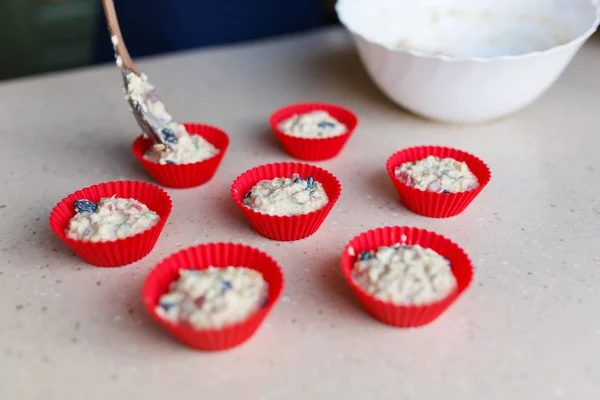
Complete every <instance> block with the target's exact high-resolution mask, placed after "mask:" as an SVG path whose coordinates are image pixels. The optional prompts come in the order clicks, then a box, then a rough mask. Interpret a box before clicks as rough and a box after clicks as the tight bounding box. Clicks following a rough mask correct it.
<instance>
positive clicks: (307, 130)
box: [277, 110, 348, 139]
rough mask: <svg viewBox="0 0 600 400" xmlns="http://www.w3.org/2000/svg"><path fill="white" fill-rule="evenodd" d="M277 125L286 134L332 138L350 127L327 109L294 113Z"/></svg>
mask: <svg viewBox="0 0 600 400" xmlns="http://www.w3.org/2000/svg"><path fill="white" fill-rule="evenodd" d="M277 127H278V128H279V129H280V130H281V131H282V132H283V133H285V134H286V135H290V136H295V137H301V138H313V139H314V138H330V137H335V136H340V135H343V134H344V133H346V132H348V127H347V126H346V125H344V124H342V123H341V122H339V121H338V120H336V119H335V118H333V117H332V116H331V115H329V113H328V112H327V111H321V110H317V111H311V112H309V113H306V114H300V115H293V116H292V117H290V118H288V119H286V120H284V121H282V122H281V123H279V125H277Z"/></svg>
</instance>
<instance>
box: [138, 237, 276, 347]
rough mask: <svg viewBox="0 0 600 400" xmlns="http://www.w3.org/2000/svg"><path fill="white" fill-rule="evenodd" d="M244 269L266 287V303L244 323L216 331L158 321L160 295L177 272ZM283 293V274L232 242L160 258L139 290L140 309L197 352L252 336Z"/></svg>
mask: <svg viewBox="0 0 600 400" xmlns="http://www.w3.org/2000/svg"><path fill="white" fill-rule="evenodd" d="M210 266H213V267H228V266H234V267H247V268H251V269H254V270H256V271H258V272H260V273H261V274H262V275H263V278H264V280H265V281H266V282H267V284H268V285H269V298H268V301H267V304H266V305H265V306H264V307H263V308H261V309H260V310H258V311H256V312H255V313H254V314H252V315H250V316H249V317H248V318H247V319H246V320H244V321H242V322H239V323H236V324H233V325H228V326H225V327H222V328H219V329H196V328H193V327H191V326H189V325H184V324H176V323H173V322H171V321H167V320H164V319H162V318H161V317H160V316H159V315H158V314H157V313H156V310H155V309H156V306H157V305H158V301H159V299H160V296H161V295H163V294H165V293H167V292H168V290H169V285H170V283H171V282H173V281H174V280H176V279H178V278H179V270H180V269H191V268H194V269H205V268H208V267H210ZM282 291H283V274H282V272H281V268H280V267H279V265H278V264H277V262H276V261H275V260H273V259H272V258H271V257H270V256H268V255H267V254H265V253H263V252H262V251H260V250H257V249H254V248H252V247H249V246H245V245H242V244H234V243H209V244H202V245H199V246H195V247H190V248H188V249H185V250H182V251H180V252H177V253H175V254H172V255H171V256H169V257H167V258H166V259H164V260H163V261H162V262H161V263H160V264H158V265H157V266H156V267H155V268H154V269H153V270H152V271H151V272H150V274H149V275H148V277H147V278H146V281H145V282H144V287H143V289H142V299H143V302H144V306H145V307H146V309H147V310H148V312H149V313H150V315H152V316H153V317H154V319H156V321H158V323H159V324H160V325H162V326H163V327H164V328H165V329H166V330H167V332H169V333H170V334H171V335H172V336H173V337H175V338H176V339H177V340H179V341H180V342H181V343H183V344H185V345H188V346H190V347H192V348H195V349H198V350H208V351H217V350H226V349H231V348H233V347H236V346H239V345H240V344H242V343H244V342H245V341H247V340H248V339H250V338H251V337H252V335H254V333H255V332H256V331H257V330H258V328H259V327H260V325H261V323H262V322H263V320H264V319H265V317H266V316H267V314H269V312H270V311H271V309H272V308H273V305H274V304H275V302H276V301H277V299H278V298H279V296H280V295H281V292H282Z"/></svg>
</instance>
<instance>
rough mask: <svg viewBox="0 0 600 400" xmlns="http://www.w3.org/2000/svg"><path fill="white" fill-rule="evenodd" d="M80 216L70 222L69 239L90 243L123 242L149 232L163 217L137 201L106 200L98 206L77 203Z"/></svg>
mask: <svg viewBox="0 0 600 400" xmlns="http://www.w3.org/2000/svg"><path fill="white" fill-rule="evenodd" d="M73 207H74V208H75V211H76V212H77V214H75V216H73V218H71V219H70V220H69V225H68V227H67V229H66V232H65V233H66V235H67V237H69V238H71V239H75V240H89V241H91V242H107V241H111V240H117V239H123V238H126V237H129V236H133V235H136V234H138V233H140V232H143V231H145V230H147V229H150V228H151V227H153V226H154V225H156V223H157V222H158V220H160V217H159V215H158V214H156V213H155V212H154V211H152V210H150V209H149V208H148V207H146V205H145V204H143V203H141V202H139V201H137V200H135V199H123V198H119V197H115V196H113V197H105V198H102V199H100V201H99V202H98V203H94V202H92V201H89V200H84V199H82V200H76V201H75V203H74V205H73Z"/></svg>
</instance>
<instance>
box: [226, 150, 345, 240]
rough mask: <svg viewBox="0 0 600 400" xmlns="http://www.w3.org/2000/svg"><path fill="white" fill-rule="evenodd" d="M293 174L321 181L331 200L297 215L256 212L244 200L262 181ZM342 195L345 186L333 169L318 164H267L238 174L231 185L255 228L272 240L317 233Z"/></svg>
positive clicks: (295, 238)
mask: <svg viewBox="0 0 600 400" xmlns="http://www.w3.org/2000/svg"><path fill="white" fill-rule="evenodd" d="M293 174H298V175H300V176H301V177H303V178H306V177H307V176H312V177H313V178H314V179H315V181H317V182H320V183H321V184H322V185H323V189H325V193H327V197H329V202H328V203H327V204H326V205H325V206H324V207H323V208H320V209H318V210H316V211H313V212H310V213H308V214H300V215H293V216H277V215H267V214H264V213H261V212H258V211H254V210H253V209H251V208H249V207H246V206H245V205H244V204H243V203H242V201H243V200H244V196H245V195H246V193H248V192H249V191H250V189H252V187H253V186H254V185H256V184H257V183H258V182H259V181H261V180H263V179H275V178H284V177H290V176H292V175H293ZM341 194H342V185H340V182H339V181H338V180H337V178H336V177H335V176H333V175H332V174H331V173H330V172H328V171H326V170H324V169H321V168H319V167H315V166H314V165H310V164H303V163H292V162H288V163H275V164H267V165H261V166H259V167H255V168H252V169H251V170H249V171H246V172H244V173H243V174H242V175H240V176H238V177H237V179H236V180H235V181H234V182H233V185H232V186H231V196H232V197H233V200H234V201H235V203H236V204H237V205H238V207H239V208H240V210H242V212H243V213H244V215H245V216H246V218H248V220H249V221H250V223H251V224H252V226H253V227H254V229H255V230H256V231H257V232H258V233H260V234H261V235H263V236H264V237H266V238H268V239H272V240H280V241H283V242H290V241H293V240H299V239H304V238H306V237H308V236H310V235H312V234H313V233H315V232H316V231H317V229H319V227H320V226H321V224H322V223H323V220H325V218H326V217H327V214H329V212H330V211H331V209H332V208H333V206H334V205H335V203H336V202H337V201H338V199H339V198H340V195H341Z"/></svg>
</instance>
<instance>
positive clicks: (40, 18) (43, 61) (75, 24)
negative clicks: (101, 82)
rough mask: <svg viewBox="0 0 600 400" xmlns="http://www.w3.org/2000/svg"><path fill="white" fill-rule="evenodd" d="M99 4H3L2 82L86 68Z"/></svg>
mask: <svg viewBox="0 0 600 400" xmlns="http://www.w3.org/2000/svg"><path fill="white" fill-rule="evenodd" d="M99 7H100V2H99V1H98V0H0V79H9V78H15V77H18V76H24V75H31V74H39V73H44V72H48V71H56V70H61V69H67V68H73V67H78V66H81V65H87V64H89V63H90V62H91V59H92V44H93V35H94V30H95V22H96V16H97V13H98V12H99V11H100V8H99Z"/></svg>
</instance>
